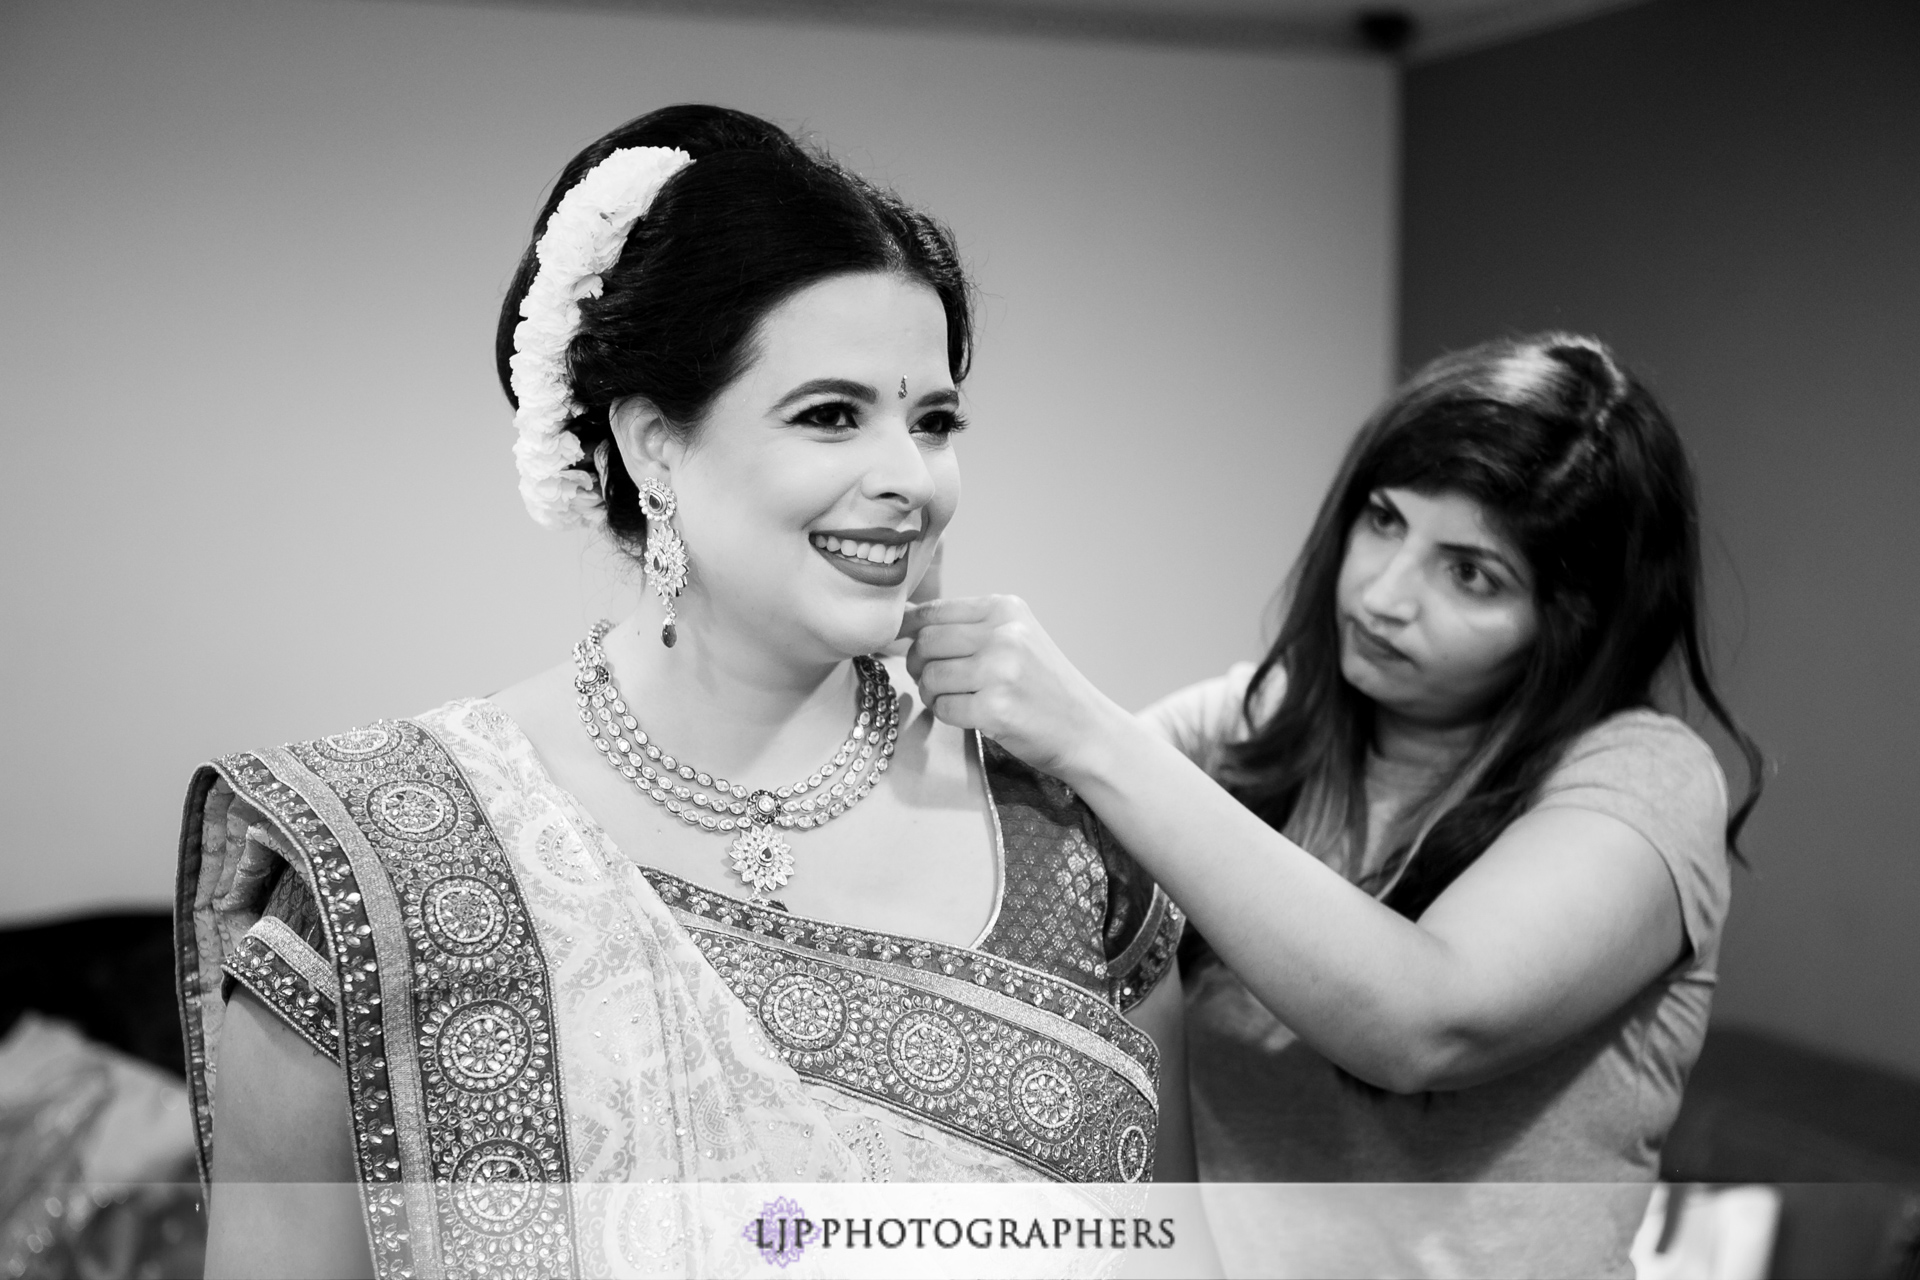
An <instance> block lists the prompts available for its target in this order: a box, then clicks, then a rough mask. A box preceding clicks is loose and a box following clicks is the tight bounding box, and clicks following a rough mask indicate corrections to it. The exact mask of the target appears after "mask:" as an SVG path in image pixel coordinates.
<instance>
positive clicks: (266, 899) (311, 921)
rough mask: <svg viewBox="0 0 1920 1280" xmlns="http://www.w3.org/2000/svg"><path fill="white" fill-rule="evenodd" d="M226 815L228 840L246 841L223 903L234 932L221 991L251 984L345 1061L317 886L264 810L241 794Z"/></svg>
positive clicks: (317, 1045) (283, 1016)
mask: <svg viewBox="0 0 1920 1280" xmlns="http://www.w3.org/2000/svg"><path fill="white" fill-rule="evenodd" d="M224 819H225V820H224V822H223V823H222V826H223V828H224V835H225V836H226V838H227V840H229V841H232V840H235V839H236V838H237V839H238V840H239V841H243V842H244V848H243V850H242V851H241V853H240V856H239V859H238V862H237V869H236V872H235V875H234V880H233V883H232V887H231V888H229V890H228V891H227V893H226V895H225V896H224V900H223V902H222V904H221V907H222V912H223V914H224V915H225V916H226V917H227V920H228V921H229V925H230V929H231V932H232V934H233V935H234V937H233V941H232V943H231V944H230V945H229V946H228V947H227V948H226V950H225V952H224V954H223V955H222V957H221V961H220V971H221V983H220V995H221V998H222V999H223V1000H225V999H231V998H232V995H233V990H234V988H235V987H236V986H241V987H245V988H246V989H247V991H248V992H249V993H250V994H252V995H253V996H255V997H256V998H257V999H259V1001H260V1002H261V1003H262V1004H264V1005H266V1006H267V1008H269V1009H271V1010H272V1011H273V1012H274V1014H275V1015H276V1016H277V1017H279V1019H280V1020H281V1021H282V1022H284V1023H285V1024H286V1025H287V1026H288V1027H289V1028H291V1029H292V1030H293V1032H294V1033H295V1034H296V1035H298V1036H299V1037H300V1038H301V1039H302V1040H304V1041H306V1042H307V1043H308V1044H309V1045H311V1046H313V1048H314V1049H315V1050H316V1051H317V1052H319V1053H321V1054H323V1055H324V1056H326V1057H328V1058H330V1059H332V1060H333V1061H334V1062H338V1061H339V1060H340V1046H339V1031H338V1018H337V1009H338V1006H339V1002H340V985H339V978H338V976H337V975H336V974H335V973H334V968H333V963H332V961H330V960H329V959H328V958H327V944H326V938H325V934H324V932H323V930H322V928H321V924H320V912H319V908H318V906H317V905H316V904H315V902H314V899H313V892H312V890H311V889H310V888H309V887H308V886H307V883H306V881H305V880H304V879H302V878H301V875H300V873H299V872H298V871H297V870H296V869H295V867H294V865H293V863H292V862H291V861H290V860H289V859H288V856H287V853H286V851H285V850H284V849H282V848H281V847H280V844H279V840H278V837H276V836H275V834H274V832H273V829H272V828H271V827H270V826H269V825H268V824H267V823H266V821H265V820H264V818H262V817H261V815H260V814H258V813H257V812H255V811H254V810H253V809H252V808H250V807H249V806H248V805H247V804H246V803H245V802H244V801H241V800H238V799H237V798H235V799H232V800H230V802H229V803H228V805H227V806H226V809H225V814H224Z"/></svg>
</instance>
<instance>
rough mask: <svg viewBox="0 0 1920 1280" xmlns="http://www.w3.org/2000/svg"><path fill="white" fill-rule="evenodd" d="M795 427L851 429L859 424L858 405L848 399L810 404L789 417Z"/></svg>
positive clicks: (833, 429)
mask: <svg viewBox="0 0 1920 1280" xmlns="http://www.w3.org/2000/svg"><path fill="white" fill-rule="evenodd" d="M789 421H790V422H792V423H793V425H794V426H796V427H824V428H826V429H827V430H829V431H851V430H853V429H855V428H856V427H858V426H859V425H860V411H859V408H858V406H856V405H854V404H853V403H852V402H851V401H848V400H828V401H825V402H824V403H821V404H810V405H808V406H807V407H806V408H804V409H802V410H800V412H798V413H796V414H794V415H793V417H792V418H790V419H789Z"/></svg>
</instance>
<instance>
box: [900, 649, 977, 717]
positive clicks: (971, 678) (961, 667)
mask: <svg viewBox="0 0 1920 1280" xmlns="http://www.w3.org/2000/svg"><path fill="white" fill-rule="evenodd" d="M984 675H985V673H984V672H983V671H982V669H981V664H980V659H979V658H978V657H976V656H974V655H971V654H969V655H967V656H964V657H958V658H939V659H936V660H934V661H931V662H923V663H921V664H920V670H919V671H918V672H917V673H915V674H914V677H913V679H914V682H915V683H916V684H918V685H919V686H920V697H921V698H922V700H924V701H925V702H926V704H927V705H928V706H930V707H931V706H932V705H933V703H934V700H935V699H936V698H940V697H943V696H945V695H948V694H954V693H978V692H979V691H980V685H981V680H982V679H983V678H984ZM936 714H937V713H936Z"/></svg>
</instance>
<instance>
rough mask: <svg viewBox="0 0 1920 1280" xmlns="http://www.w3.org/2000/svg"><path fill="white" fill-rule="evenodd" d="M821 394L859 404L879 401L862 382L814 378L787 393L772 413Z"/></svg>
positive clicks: (848, 379)
mask: <svg viewBox="0 0 1920 1280" xmlns="http://www.w3.org/2000/svg"><path fill="white" fill-rule="evenodd" d="M822 393H827V394H831V395H837V396H845V397H847V398H848V399H849V400H858V401H859V402H860V403H861V404H877V403H878V402H879V399H880V396H879V393H878V392H876V391H875V390H874V389H873V388H872V387H870V386H868V385H867V384H866V383H864V382H854V381H853V380H852V379H850V378H815V379H814V380H813V381H811V382H803V383H801V384H800V385H799V386H797V387H795V388H794V389H793V390H791V391H789V392H787V394H786V395H784V396H782V397H781V398H780V401H779V403H777V404H775V405H774V406H773V411H774V412H775V413H778V412H780V411H781V410H782V409H785V408H787V407H788V406H790V405H792V404H793V403H794V402H795V401H796V400H805V399H806V398H807V397H808V396H817V395H820V394H822Z"/></svg>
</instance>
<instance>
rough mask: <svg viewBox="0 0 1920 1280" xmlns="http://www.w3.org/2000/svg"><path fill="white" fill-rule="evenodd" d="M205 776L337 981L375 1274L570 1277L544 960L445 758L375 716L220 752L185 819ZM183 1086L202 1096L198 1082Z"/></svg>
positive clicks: (188, 863) (193, 950)
mask: <svg viewBox="0 0 1920 1280" xmlns="http://www.w3.org/2000/svg"><path fill="white" fill-rule="evenodd" d="M221 777H224V778H225V779H226V780H227V782H228V784H229V786H231V787H232V789H233V792H234V795H235V797H236V798H237V799H238V800H242V801H244V802H245V803H247V804H248V805H250V806H252V807H253V808H255V809H257V810H259V812H260V813H261V814H262V815H263V816H265V817H266V818H267V819H268V820H269V821H270V822H271V823H272V825H273V828H274V829H275V830H276V831H278V832H279V834H280V835H281V837H282V838H283V843H284V844H286V845H288V846H290V847H291V848H292V850H293V851H294V852H293V854H292V856H291V858H290V861H292V862H293V863H294V864H295V865H296V866H298V867H301V869H302V871H303V873H304V874H305V875H306V878H307V881H308V883H309V884H310V885H311V886H312V887H313V890H314V898H315V902H316V903H317V905H318V907H319V912H320V918H321V926H322V931H323V933H324V934H325V937H326V942H327V948H328V950H329V952H330V953H331V957H332V962H333V969H334V972H335V975H336V976H337V979H338V983H339V992H340V999H339V1006H338V1025H339V1030H338V1036H339V1042H340V1051H341V1061H342V1063H343V1065H344V1069H345V1074H346V1077H347V1088H348V1100H349V1106H350V1108H351V1112H352V1121H353V1133H354V1150H355V1159H356V1163H357V1165H358V1171H359V1176H360V1184H361V1199H362V1205H363V1208H364V1211H365V1214H366V1220H367V1229H368V1237H369V1242H370V1245H371V1249H372V1255H373V1261H374V1266H375V1270H376V1272H377V1274H379V1275H380V1276H382V1277H383V1278H392V1280H400V1278H403V1277H412V1276H415V1275H479V1274H486V1275H494V1274H500V1275H507V1274H540V1275H565V1274H571V1273H572V1272H573V1271H575V1270H576V1269H577V1267H576V1259H575V1256H574V1241H573V1224H572V1213H571V1206H570V1201H569V1198H568V1196H567V1194H566V1189H565V1186H564V1184H565V1182H566V1180H567V1177H568V1174H569V1171H570V1165H569V1161H568V1156H567V1149H566V1145H567V1144H566V1133H565V1120H564V1115H563V1109H562V1101H561V1096H560V1092H559V1090H560V1081H559V1066H558V1062H557V1061H556V1058H555V1052H556V1028H555V1025H554V1014H553V1001H552V992H551V989H550V985H549V982H548V976H547V969H546V961H545V957H544V956H543V955H542V954H541V952H540V948H539V943H538V938H537V934H536V932H535V930H534V927H533V924H532V920H531V917H530V916H529V914H528V909H527V905H526V902H525V900H524V898H523V897H522V895H521V892H520V887H519V883H518V880H517V879H516V877H515V874H514V871H513V867H512V863H511V860H510V858H509V857H508V855H507V853H506V851H505V850H504V849H503V848H502V847H501V845H500V842H499V840H498V839H497V837H496V836H495V834H494V832H493V829H492V827H491V825H490V824H489V822H488V819H487V817H486V812H485V809H484V807H483V806H482V804H481V802H480V801H479V799H478V798H477V796H476V795H475V794H474V791H473V788H472V786H471V785H470V783H469V782H468V780H467V778H466V776H465V774H464V773H463V772H462V771H461V769H460V767H459V764H458V762H457V760H455V759H454V757H453V756H452V754H451V753H450V752H449V751H448V750H447V749H446V747H445V746H444V744H442V743H441V742H440V741H439V740H438V739H436V738H435V737H434V736H433V735H432V734H431V733H430V732H428V731H427V730H426V729H425V728H424V727H423V726H421V725H418V724H415V723H413V722H410V721H383V722H380V723H378V724H375V725H372V726H369V727H367V728H364V729H359V730H354V731H353V732H351V733H346V734H336V735H333V736H332V737H329V738H325V739H321V740H319V741H316V742H310V743H303V744H298V745H295V746H293V747H288V748H280V749H276V750H273V751H267V752H261V753H259V754H257V755H241V756H233V757H229V758H227V759H226V760H223V761H221V762H220V763H219V764H218V765H216V766H215V767H214V768H213V769H212V770H210V771H208V773H207V775H206V776H205V778H204V779H196V784H195V791H194V794H193V795H192V796H190V799H189V812H190V814H192V813H196V812H198V810H199V809H200V808H202V807H203V806H204V804H205V801H206V799H207V796H208V793H209V792H210V790H211V788H212V785H213V782H214V781H216V780H217V779H218V778H221ZM189 821H190V824H191V821H192V819H191V818H190V820H189ZM204 838H205V832H204V826H203V827H202V829H201V830H200V831H198V832H190V833H189V835H188V837H187V839H186V840H185V841H184V842H183V846H182V862H181V868H182V897H181V911H182V917H181V918H182V920H183V921H190V919H191V917H192V916H193V915H195V914H197V913H195V912H194V910H193V908H194V907H195V906H196V905H198V906H201V907H203V908H217V905H218V904H217V901H216V898H215V896H214V895H213V893H212V892H211V891H212V889H213V888H214V887H215V886H212V885H203V884H202V883H201V882H202V881H203V880H205V879H206V878H207V875H208V868H207V867H206V866H205V865H204V858H203V856H202V855H203V853H204V848H203V845H204ZM303 864H304V865H303ZM214 870H216V871H217V868H216V869H214ZM189 883H191V884H192V885H193V887H194V892H193V894H192V896H191V897H189V895H188V893H187V886H188V884H189ZM212 914H213V916H215V917H217V911H216V912H214V913H212ZM213 923H214V927H217V925H218V921H217V918H214V920H213ZM182 938H183V945H182V959H181V963H182V967H183V977H184V976H185V974H186V973H188V972H193V973H203V971H204V969H205V968H206V957H205V956H203V955H202V952H204V951H206V950H208V948H206V947H204V946H202V945H201V944H200V940H199V935H198V934H197V933H196V932H195V930H194V928H193V927H192V924H191V923H188V924H186V925H184V926H183V934H182ZM256 945H257V946H258V948H259V950H260V951H262V952H270V951H271V948H269V947H268V946H267V945H266V944H265V943H264V942H259V943H257V944H256ZM235 954H239V951H238V949H237V948H236V950H235ZM275 960H276V961H277V962H278V963H281V964H287V962H286V960H285V958H284V957H279V956H275ZM291 967H292V966H291V965H290V964H289V965H288V968H289V969H291ZM182 990H183V999H184V1000H189V1001H192V1002H194V1004H195V1009H194V1012H192V1013H187V1014H185V1015H184V1016H186V1018H187V1021H188V1023H189V1045H190V1048H191V1050H192V1051H194V1052H196V1053H197V1057H196V1059H195V1066H196V1069H199V1068H202V1067H203V1066H204V1064H205V1060H206V1056H207V1055H206V1049H205V1044H206V1036H205V1035H204V1030H205V1028H204V1025H203V1022H202V1019H201V1017H200V1016H199V1015H200V1014H203V1013H204V1009H203V1008H201V1007H200V1006H201V1005H202V1004H203V1003H204V1000H205V997H206V990H207V987H206V982H205V979H204V976H203V977H202V978H201V979H200V980H198V981H196V982H194V983H191V984H189V983H186V982H183V984H182ZM197 1078H198V1079H199V1080H200V1081H202V1088H201V1090H200V1093H201V1094H202V1095H205V1093H206V1089H205V1085H204V1081H205V1080H206V1079H207V1077H205V1076H204V1074H198V1070H197ZM196 1120H197V1121H203V1122H204V1126H205V1127H204V1128H203V1130H202V1132H203V1134H205V1133H208V1132H210V1130H211V1100H210V1098H209V1097H205V1096H200V1097H196ZM204 1141H205V1139H204V1138H203V1142H204Z"/></svg>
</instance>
